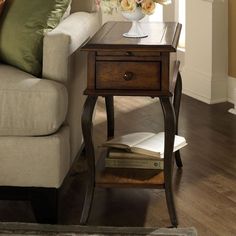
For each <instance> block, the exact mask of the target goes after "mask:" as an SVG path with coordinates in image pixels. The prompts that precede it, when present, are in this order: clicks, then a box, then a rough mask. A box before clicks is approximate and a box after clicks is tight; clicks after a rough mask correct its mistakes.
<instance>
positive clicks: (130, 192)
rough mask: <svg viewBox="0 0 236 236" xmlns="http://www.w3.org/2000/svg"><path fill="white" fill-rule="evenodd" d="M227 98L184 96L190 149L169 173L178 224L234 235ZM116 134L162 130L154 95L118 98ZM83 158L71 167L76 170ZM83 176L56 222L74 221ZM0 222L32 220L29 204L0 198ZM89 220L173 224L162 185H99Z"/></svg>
mask: <svg viewBox="0 0 236 236" xmlns="http://www.w3.org/2000/svg"><path fill="white" fill-rule="evenodd" d="M230 107H231V105H230V104H229V103H222V104H217V105H211V106H210V105H207V104H204V103H202V102H199V101H196V100H194V99H192V98H189V97H187V96H183V100H182V106H181V111H180V121H179V131H180V132H179V133H180V135H183V136H185V138H186V139H187V142H188V146H187V147H185V148H183V149H182V150H181V155H182V160H183V164H184V167H183V169H182V171H180V170H177V168H176V167H175V170H174V192H175V196H176V208H177V213H178V216H179V227H189V226H194V227H196V228H197V230H198V233H199V235H200V236H235V235H236V224H235V222H236V116H234V115H232V114H230V113H228V112H227V111H228V109H229V108H230ZM115 111H116V113H115V117H116V129H115V134H116V135H120V134H124V133H129V132H135V131H153V132H158V131H161V130H163V118H162V111H161V108H160V105H159V102H158V100H156V99H150V98H130V97H129V98H124V97H117V98H115ZM94 124H95V127H94V137H95V138H94V140H95V144H96V145H99V144H101V143H102V142H103V141H104V140H105V137H106V122H105V112H104V101H103V99H99V101H98V104H97V110H96V119H95V122H94ZM80 166H81V163H78V164H77V165H76V166H75V171H76V170H77V169H79V168H80ZM82 180H83V174H80V175H77V174H75V172H74V173H72V175H71V177H70V178H69V179H68V181H67V182H66V183H65V186H64V187H63V190H62V196H61V210H60V211H61V213H60V215H61V223H63V224H78V222H79V217H80V213H81V212H80V211H81V204H82V199H81V196H82V193H83V188H82V183H81V181H82ZM0 221H29V222H33V221H34V216H33V213H32V210H31V208H30V205H29V203H27V202H22V201H21V202H15V201H14V202H13V201H12V202H10V201H0ZM88 224H89V225H106V226H153V227H166V226H169V225H170V221H169V216H168V213H167V208H166V202H165V194H164V191H163V190H150V189H109V190H106V189H99V188H97V189H96V191H95V197H94V204H93V206H92V210H91V215H90V218H89V222H88Z"/></svg>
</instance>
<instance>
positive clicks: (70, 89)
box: [0, 0, 101, 198]
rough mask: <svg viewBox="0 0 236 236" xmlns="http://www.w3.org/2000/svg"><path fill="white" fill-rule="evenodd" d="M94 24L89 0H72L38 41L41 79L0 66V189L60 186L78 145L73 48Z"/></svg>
mask: <svg viewBox="0 0 236 236" xmlns="http://www.w3.org/2000/svg"><path fill="white" fill-rule="evenodd" d="M100 23H101V20H100V15H99V13H98V12H96V6H95V4H94V0H86V1H85V0H73V2H72V14H71V15H70V16H69V17H68V18H66V19H65V20H63V21H62V22H61V23H60V24H59V26H58V27H57V28H56V29H54V30H53V31H52V32H50V33H48V34H47V35H46V36H45V38H44V47H43V79H42V78H35V77H34V76H32V75H30V74H27V73H25V72H23V71H21V70H19V69H17V68H14V67H11V66H9V65H5V64H1V63H0V173H1V174H0V186H2V187H3V186H7V187H33V188H47V189H58V188H60V186H61V185H62V183H63V180H64V179H65V177H66V175H67V173H68V171H69V170H70V167H71V165H72V163H73V161H74V159H75V157H76V156H77V154H78V152H79V150H80V148H81V144H82V133H81V127H80V116H81V111H82V108H83V102H84V99H85V96H83V90H84V88H85V86H86V54H85V53H84V52H81V51H80V50H79V48H80V47H81V45H82V44H83V43H84V42H85V41H86V40H87V39H88V38H89V37H91V36H92V35H93V34H94V33H95V32H96V31H97V30H98V28H99V27H100ZM39 198H40V197H39Z"/></svg>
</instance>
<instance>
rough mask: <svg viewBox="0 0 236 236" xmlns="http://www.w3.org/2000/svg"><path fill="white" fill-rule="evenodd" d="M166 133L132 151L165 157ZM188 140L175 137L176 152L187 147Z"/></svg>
mask: <svg viewBox="0 0 236 236" xmlns="http://www.w3.org/2000/svg"><path fill="white" fill-rule="evenodd" d="M164 140H165V133H164V132H160V133H158V134H156V135H154V136H152V137H150V138H148V139H146V140H144V141H143V142H141V143H138V144H136V145H135V146H134V147H132V149H131V151H133V152H137V153H142V154H147V155H154V156H157V157H158V156H159V157H163V154H164V143H165V141H164ZM186 145H187V143H186V140H185V138H184V137H181V136H178V135H175V141H174V150H173V151H174V152H175V151H177V150H179V149H180V148H182V147H184V146H186Z"/></svg>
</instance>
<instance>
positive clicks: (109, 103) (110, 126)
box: [105, 96, 115, 140]
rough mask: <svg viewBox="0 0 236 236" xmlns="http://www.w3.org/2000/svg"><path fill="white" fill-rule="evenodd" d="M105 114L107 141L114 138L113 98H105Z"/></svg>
mask: <svg viewBox="0 0 236 236" xmlns="http://www.w3.org/2000/svg"><path fill="white" fill-rule="evenodd" d="M105 102H106V112H107V139H108V140H109V139H111V138H113V137H114V128H115V119H114V99H113V96H106V97H105Z"/></svg>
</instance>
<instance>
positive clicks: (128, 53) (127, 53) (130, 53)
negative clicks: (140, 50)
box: [125, 52, 133, 56]
mask: <svg viewBox="0 0 236 236" xmlns="http://www.w3.org/2000/svg"><path fill="white" fill-rule="evenodd" d="M125 54H126V56H133V53H132V52H126V53H125Z"/></svg>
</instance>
